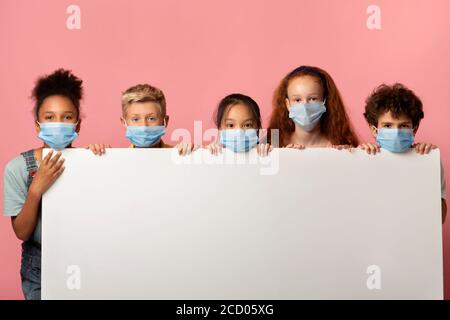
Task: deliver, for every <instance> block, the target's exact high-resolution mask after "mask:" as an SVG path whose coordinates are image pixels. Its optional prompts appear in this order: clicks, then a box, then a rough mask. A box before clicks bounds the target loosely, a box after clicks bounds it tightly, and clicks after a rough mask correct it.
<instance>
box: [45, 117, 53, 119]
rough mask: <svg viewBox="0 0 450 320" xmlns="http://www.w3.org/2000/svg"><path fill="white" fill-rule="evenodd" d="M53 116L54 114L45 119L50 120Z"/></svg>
mask: <svg viewBox="0 0 450 320" xmlns="http://www.w3.org/2000/svg"><path fill="white" fill-rule="evenodd" d="M52 118H53V116H46V117H45V120H50V119H52Z"/></svg>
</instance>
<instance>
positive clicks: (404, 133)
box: [377, 128, 414, 153]
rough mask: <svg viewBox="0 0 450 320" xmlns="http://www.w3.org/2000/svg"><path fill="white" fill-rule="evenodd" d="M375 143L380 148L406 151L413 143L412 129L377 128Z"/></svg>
mask: <svg viewBox="0 0 450 320" xmlns="http://www.w3.org/2000/svg"><path fill="white" fill-rule="evenodd" d="M377 143H378V144H379V145H380V147H381V148H383V149H386V150H389V151H391V152H395V153H401V152H405V151H408V150H409V148H411V146H412V144H413V143H414V132H413V130H412V129H391V128H380V129H377Z"/></svg>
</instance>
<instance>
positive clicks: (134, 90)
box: [122, 84, 166, 117]
mask: <svg viewBox="0 0 450 320" xmlns="http://www.w3.org/2000/svg"><path fill="white" fill-rule="evenodd" d="M135 102H155V103H157V104H159V106H160V108H161V113H162V115H163V117H164V116H165V115H166V98H165V97H164V93H163V92H162V91H161V90H160V89H158V88H156V87H153V86H151V85H149V84H138V85H136V86H133V87H131V88H128V89H127V90H126V91H124V92H123V93H122V113H123V114H125V113H126V111H127V108H128V106H129V105H130V104H132V103H135Z"/></svg>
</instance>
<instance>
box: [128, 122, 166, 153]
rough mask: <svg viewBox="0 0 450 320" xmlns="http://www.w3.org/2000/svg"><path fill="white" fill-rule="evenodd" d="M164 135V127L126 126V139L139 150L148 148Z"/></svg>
mask: <svg viewBox="0 0 450 320" xmlns="http://www.w3.org/2000/svg"><path fill="white" fill-rule="evenodd" d="M165 134H166V127H165V126H127V133H126V137H127V138H128V140H130V142H131V143H132V144H133V145H135V146H136V147H139V148H146V147H150V146H152V145H154V144H156V143H158V142H159V141H160V140H161V137H162V136H163V135H165Z"/></svg>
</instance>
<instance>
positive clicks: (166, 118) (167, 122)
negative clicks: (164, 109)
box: [164, 116, 169, 128]
mask: <svg viewBox="0 0 450 320" xmlns="http://www.w3.org/2000/svg"><path fill="white" fill-rule="evenodd" d="M164 121H165V127H166V128H167V126H168V125H169V116H165V117H164Z"/></svg>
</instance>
